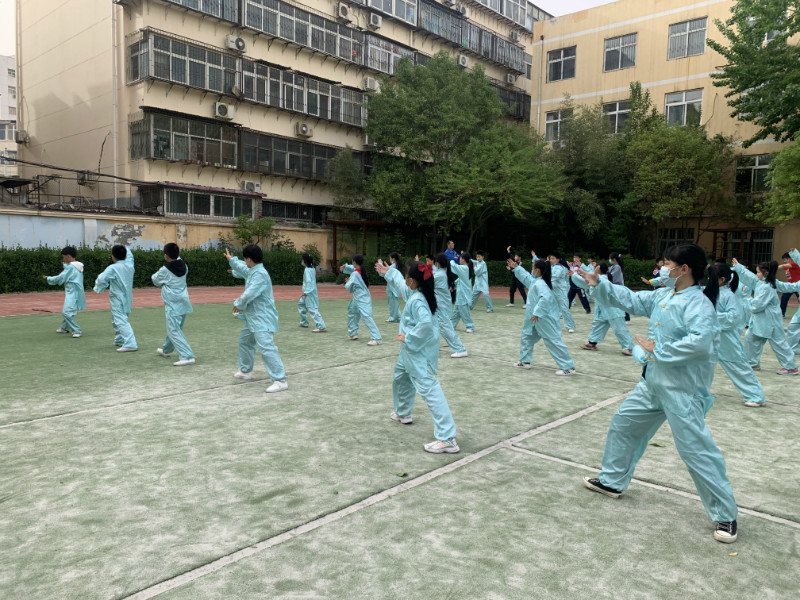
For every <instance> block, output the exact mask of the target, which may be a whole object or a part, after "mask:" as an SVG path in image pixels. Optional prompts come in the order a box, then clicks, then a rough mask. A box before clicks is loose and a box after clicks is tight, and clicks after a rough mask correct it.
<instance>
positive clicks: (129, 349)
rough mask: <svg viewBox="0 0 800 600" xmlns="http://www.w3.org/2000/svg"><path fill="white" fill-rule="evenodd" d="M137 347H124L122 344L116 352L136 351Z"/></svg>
mask: <svg viewBox="0 0 800 600" xmlns="http://www.w3.org/2000/svg"><path fill="white" fill-rule="evenodd" d="M137 350H138V348H126V347H125V346H122V347H121V348H117V352H136V351H137Z"/></svg>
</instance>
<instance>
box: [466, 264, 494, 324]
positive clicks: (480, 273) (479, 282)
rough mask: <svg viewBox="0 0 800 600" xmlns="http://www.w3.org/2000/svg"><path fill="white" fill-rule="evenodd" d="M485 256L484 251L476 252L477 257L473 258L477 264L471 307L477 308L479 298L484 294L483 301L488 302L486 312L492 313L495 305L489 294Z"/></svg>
mask: <svg viewBox="0 0 800 600" xmlns="http://www.w3.org/2000/svg"><path fill="white" fill-rule="evenodd" d="M485 256H486V255H485V254H484V253H483V252H476V253H475V258H474V259H472V263H473V265H474V266H475V285H474V286H473V287H472V303H471V304H470V309H473V308H475V305H476V304H477V303H478V298H480V297H481V294H483V301H484V302H486V312H487V313H490V312H494V306H492V299H491V297H490V296H489V270H488V268H487V267H486V262H485V261H484V257H485Z"/></svg>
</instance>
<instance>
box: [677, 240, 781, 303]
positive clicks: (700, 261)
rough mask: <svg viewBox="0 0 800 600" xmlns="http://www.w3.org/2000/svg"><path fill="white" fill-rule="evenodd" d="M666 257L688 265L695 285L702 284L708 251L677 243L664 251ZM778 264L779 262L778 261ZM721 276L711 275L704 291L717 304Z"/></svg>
mask: <svg viewBox="0 0 800 600" xmlns="http://www.w3.org/2000/svg"><path fill="white" fill-rule="evenodd" d="M664 258H665V259H666V260H669V261H672V262H674V263H675V264H677V265H681V266H682V265H686V266H687V267H689V270H690V272H691V273H692V279H694V283H695V285H700V281H702V279H703V278H704V277H705V276H706V268H707V267H708V262H707V260H706V252H705V250H703V249H702V248H701V247H700V246H698V245H697V244H675V245H674V246H670V247H669V248H667V249H666V250H665V251H664ZM776 264H777V263H776ZM718 279H719V278H717V277H710V278H709V279H708V283H707V284H706V287H705V289H704V290H703V293H704V294H705V295H706V298H708V299H709V300H711V303H712V304H713V305H714V306H716V305H717V297H719V281H718Z"/></svg>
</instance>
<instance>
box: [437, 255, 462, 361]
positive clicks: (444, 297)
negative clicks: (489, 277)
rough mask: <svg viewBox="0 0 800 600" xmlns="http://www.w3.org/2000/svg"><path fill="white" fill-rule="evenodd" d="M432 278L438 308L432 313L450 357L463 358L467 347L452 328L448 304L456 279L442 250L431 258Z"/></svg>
mask: <svg viewBox="0 0 800 600" xmlns="http://www.w3.org/2000/svg"><path fill="white" fill-rule="evenodd" d="M433 279H434V288H435V290H436V302H437V306H438V308H437V309H436V312H435V313H434V316H435V317H436V322H437V323H438V324H439V332H440V333H441V335H442V337H443V338H444V341H445V342H447V345H448V346H449V347H450V350H452V354H451V355H450V358H465V357H466V356H467V349H466V348H465V347H464V344H463V343H462V342H461V338H460V337H459V336H458V334H457V333H456V330H455V329H454V328H453V322H452V321H451V319H452V317H453V309H452V306H451V305H450V288H451V287H452V286H453V285H455V283H456V280H457V279H458V278H457V277H456V275H455V274H454V273H453V271H452V270H451V269H450V259H448V258H447V255H446V254H445V253H444V252H442V253H441V254H438V255H436V258H434V259H433Z"/></svg>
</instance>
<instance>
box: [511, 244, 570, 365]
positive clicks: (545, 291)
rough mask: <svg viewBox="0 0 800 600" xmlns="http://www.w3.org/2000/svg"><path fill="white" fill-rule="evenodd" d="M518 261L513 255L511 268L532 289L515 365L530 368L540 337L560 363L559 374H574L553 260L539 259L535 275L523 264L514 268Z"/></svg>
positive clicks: (534, 264) (535, 264) (529, 290)
mask: <svg viewBox="0 0 800 600" xmlns="http://www.w3.org/2000/svg"><path fill="white" fill-rule="evenodd" d="M514 264H515V263H514V260H513V259H510V258H509V259H508V266H509V268H513V269H514V275H515V276H516V277H517V279H519V280H520V281H521V282H522V285H524V286H525V287H527V288H528V299H527V301H526V303H525V321H524V322H523V324H522V336H521V337H520V342H519V362H517V363H514V366H515V367H518V368H520V369H530V368H531V363H532V362H533V347H534V346H535V345H536V342H538V341H539V340H544V345H545V348H547V350H548V352H550V356H552V357H553V360H554V361H556V364H557V365H558V371H556V375H572V374H574V373H575V361H573V360H572V357H571V356H570V355H569V351H568V350H567V347H566V345H564V342H563V341H562V340H561V325H560V324H559V322H558V317H559V315H560V314H561V309H560V308H559V306H558V302H557V301H556V298H555V296H554V295H553V288H552V287H551V283H550V263H549V262H546V261H543V260H537V261H536V262H535V263H533V274H530V273H528V272H527V271H526V270H525V268H524V267H522V266H516V267H514Z"/></svg>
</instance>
